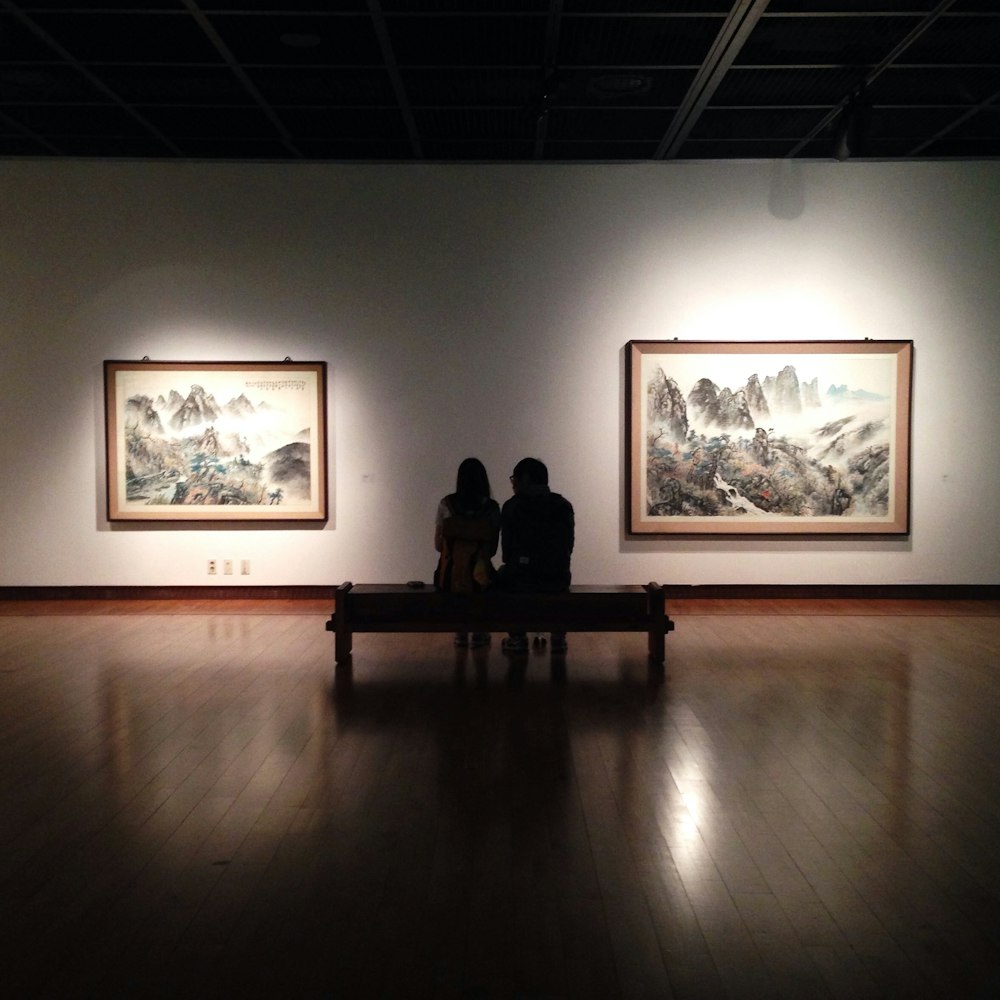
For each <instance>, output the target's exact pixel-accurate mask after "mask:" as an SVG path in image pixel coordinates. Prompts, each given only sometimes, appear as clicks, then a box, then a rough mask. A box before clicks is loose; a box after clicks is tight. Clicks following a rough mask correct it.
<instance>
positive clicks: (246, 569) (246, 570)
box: [240, 559, 250, 576]
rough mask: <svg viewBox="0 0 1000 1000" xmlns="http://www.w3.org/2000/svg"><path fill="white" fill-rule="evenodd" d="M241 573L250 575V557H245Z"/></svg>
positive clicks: (241, 564) (241, 565)
mask: <svg viewBox="0 0 1000 1000" xmlns="http://www.w3.org/2000/svg"><path fill="white" fill-rule="evenodd" d="M240 573H241V574H242V575H243V576H249V575H250V560H249V559H244V560H243V561H242V562H241V563H240Z"/></svg>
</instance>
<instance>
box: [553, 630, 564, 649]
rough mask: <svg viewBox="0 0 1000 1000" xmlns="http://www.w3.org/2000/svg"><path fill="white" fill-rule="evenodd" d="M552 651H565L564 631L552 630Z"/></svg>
mask: <svg viewBox="0 0 1000 1000" xmlns="http://www.w3.org/2000/svg"><path fill="white" fill-rule="evenodd" d="M550 648H551V650H552V652H553V653H565V652H566V633H565V632H553V633H552V646H551V647H550Z"/></svg>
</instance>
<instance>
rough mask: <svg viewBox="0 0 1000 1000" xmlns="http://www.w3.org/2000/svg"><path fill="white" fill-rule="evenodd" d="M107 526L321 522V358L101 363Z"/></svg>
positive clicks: (324, 505)
mask: <svg viewBox="0 0 1000 1000" xmlns="http://www.w3.org/2000/svg"><path fill="white" fill-rule="evenodd" d="M104 395H105V428H106V448H107V510H108V520H109V521H325V520H327V517H328V499H327V497H328V484H327V445H326V362H323V361H310V362H301V361H296V362H293V361H284V362H281V361H276V362H257V361H251V362H223V361H211V362H207V361H180V362H178V361H147V360H144V361H105V362H104Z"/></svg>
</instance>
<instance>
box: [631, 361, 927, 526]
mask: <svg viewBox="0 0 1000 1000" xmlns="http://www.w3.org/2000/svg"><path fill="white" fill-rule="evenodd" d="M629 346H630V349H631V358H630V366H629V395H630V399H629V418H630V438H631V440H630V459H631V463H630V465H631V468H630V479H631V483H630V488H631V511H630V513H631V521H630V527H631V531H632V532H633V533H640V534H641V533H647V534H669V533H684V534H687V533H702V534H747V533H749V534H789V533H791V534H856V533H861V534H871V533H880V534H883V533H884V534H896V533H905V532H906V531H907V530H908V508H909V504H908V489H907V486H908V479H909V386H910V367H911V354H912V344H911V343H910V342H908V341H859V342H851V341H837V342H834V343H831V342H796V343H767V344H760V343H756V344H750V343H748V344H738V343H724V344H723V343H708V342H702V343H693V342H687V343H684V342H680V341H673V342H664V343H659V342H651V341H644V342H640V341H633V342H632V343H631V344H630V345H629Z"/></svg>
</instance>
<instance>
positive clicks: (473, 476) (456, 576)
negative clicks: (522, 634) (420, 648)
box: [434, 458, 500, 646]
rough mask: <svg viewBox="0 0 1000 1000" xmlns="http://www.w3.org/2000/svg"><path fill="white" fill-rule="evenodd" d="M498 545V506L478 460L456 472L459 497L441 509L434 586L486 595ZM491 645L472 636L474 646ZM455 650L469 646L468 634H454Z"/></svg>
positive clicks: (452, 495) (452, 497) (437, 522)
mask: <svg viewBox="0 0 1000 1000" xmlns="http://www.w3.org/2000/svg"><path fill="white" fill-rule="evenodd" d="M499 541H500V505H499V504H498V503H497V502H496V500H494V499H493V497H492V495H491V492H490V480H489V476H488V475H487V473H486V466H484V465H483V463H482V462H480V461H479V459H478V458H466V459H464V460H463V461H462V462H461V464H460V465H459V467H458V475H457V477H456V480H455V492H454V493H449V494H448V495H447V496H446V497H444V498H443V499H442V500H441V502H440V503H439V504H438V509H437V517H436V519H435V523H434V548H435V549H436V550H437V552H438V553H439V556H438V564H437V569H436V570H435V571H434V585H435V586H436V587H437V588H438V589H439V590H446V591H448V592H450V593H453V594H474V593H478V592H480V591H483V590H486V589H487V588H488V587H489V586H490V585H491V583H492V582H493V577H494V575H495V570H494V568H493V562H492V560H493V556H494V555H495V554H496V551H497V546H498V544H499ZM489 641H490V634H489V632H473V633H472V645H473V646H485V645H486V644H487V643H488V642H489ZM455 645H456V646H468V645H469V633H468V632H456V633H455Z"/></svg>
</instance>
